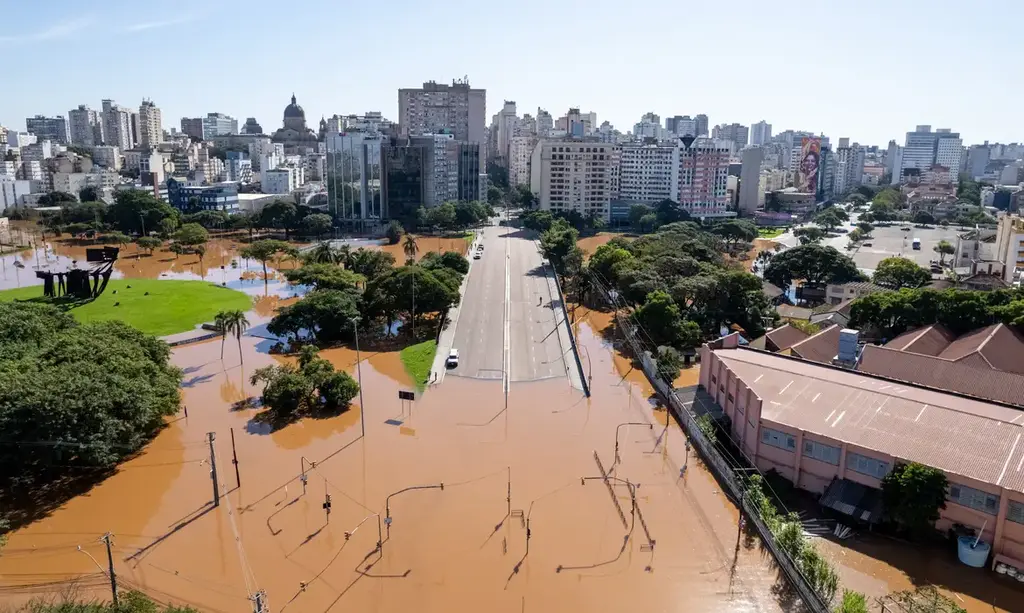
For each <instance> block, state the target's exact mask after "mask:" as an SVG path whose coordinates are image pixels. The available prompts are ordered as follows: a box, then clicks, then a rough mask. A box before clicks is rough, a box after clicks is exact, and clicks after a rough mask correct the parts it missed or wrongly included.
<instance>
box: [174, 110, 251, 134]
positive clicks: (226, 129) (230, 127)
mask: <svg viewBox="0 0 1024 613" xmlns="http://www.w3.org/2000/svg"><path fill="white" fill-rule="evenodd" d="M202 123H203V138H204V139H207V138H210V137H211V136H227V135H229V134H238V120H237V119H235V118H234V117H231V116H229V115H225V114H224V113H207V114H206V117H203V120H202ZM182 129H183V130H184V128H182Z"/></svg>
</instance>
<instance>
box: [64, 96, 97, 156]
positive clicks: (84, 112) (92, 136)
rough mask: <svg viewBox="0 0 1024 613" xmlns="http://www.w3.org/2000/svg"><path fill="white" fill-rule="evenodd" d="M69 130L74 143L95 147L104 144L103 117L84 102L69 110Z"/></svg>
mask: <svg viewBox="0 0 1024 613" xmlns="http://www.w3.org/2000/svg"><path fill="white" fill-rule="evenodd" d="M68 130H69V132H70V137H71V144H72V145H78V146H80V147H95V146H98V145H102V144H103V118H102V117H101V116H100V113H98V112H97V111H94V110H92V109H90V108H89V107H88V106H86V105H84V104H79V105H78V108H77V109H71V110H70V111H68Z"/></svg>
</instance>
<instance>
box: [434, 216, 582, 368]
mask: <svg viewBox="0 0 1024 613" xmlns="http://www.w3.org/2000/svg"><path fill="white" fill-rule="evenodd" d="M480 243H481V244H483V246H484V249H483V252H482V254H483V255H482V257H481V259H479V260H475V261H474V262H473V267H472V268H471V270H470V273H469V279H468V281H467V286H466V294H465V296H463V299H462V304H461V307H460V309H461V314H460V316H459V321H458V326H457V328H456V331H455V339H454V342H453V347H454V348H456V349H458V350H459V366H458V367H457V368H454V369H450V370H449V371H448V374H449V375H457V376H462V377H474V378H479V379H498V380H500V379H502V378H503V376H504V368H508V376H509V381H512V382H516V381H534V380H537V379H547V378H550V377H560V376H565V375H566V364H567V363H571V362H567V361H566V359H567V358H568V359H569V360H571V359H572V358H571V356H567V355H566V352H567V351H569V347H568V346H566V347H564V348H563V347H562V345H563V344H564V343H563V341H562V340H560V335H559V334H558V333H557V331H556V322H559V323H560V322H561V321H562V318H563V317H564V315H563V314H562V313H563V312H562V308H561V304H560V303H559V301H558V295H557V290H556V289H555V287H554V280H553V278H551V271H550V269H549V267H545V266H544V265H543V257H542V256H541V254H540V251H539V247H538V245H537V243H536V242H535V241H534V240H532V239H531V238H530V237H529V236H528V234H527V233H526V232H524V231H521V230H517V229H515V228H508V227H504V226H489V227H487V228H485V229H483V231H482V239H481V240H480ZM474 251H475V248H474ZM562 325H563V326H564V324H562Z"/></svg>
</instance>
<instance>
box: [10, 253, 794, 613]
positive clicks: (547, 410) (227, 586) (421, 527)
mask: <svg viewBox="0 0 1024 613" xmlns="http://www.w3.org/2000/svg"><path fill="white" fill-rule="evenodd" d="M427 242H429V241H427ZM426 248H427V249H431V245H429V244H428V245H426ZM72 249H74V248H67V247H63V246H58V247H55V248H53V249H51V250H50V253H51V257H67V258H75V257H77V254H76V253H75V252H74V251H73V250H72ZM236 249H237V246H236V245H231V244H230V243H228V242H225V244H224V245H223V246H221V247H219V248H211V249H210V250H209V251H208V252H207V254H206V256H205V258H204V262H203V263H202V268H198V269H197V267H199V266H200V263H199V262H198V261H193V260H195V258H194V256H190V257H189V258H188V259H186V258H185V257H182V258H180V259H178V260H176V259H174V258H173V257H171V256H173V254H168V255H167V256H162V254H160V253H159V252H158V253H157V254H155V255H154V256H153V257H142V258H139V259H138V260H137V261H135V260H133V259H132V258H131V257H130V254H129V257H127V258H122V259H121V260H120V261H119V263H118V272H119V273H120V274H123V275H125V276H129V275H131V274H134V273H138V274H140V275H141V274H148V275H159V276H162V275H167V276H175V277H177V278H181V276H182V275H196V277H197V278H203V277H204V276H205V277H207V278H209V277H213V280H214V281H217V280H218V279H217V276H218V275H220V274H221V269H220V266H225V269H224V271H225V272H224V275H225V277H227V280H226V281H225V282H226V283H227V284H228V285H229V286H230V285H231V283H233V282H234V280H238V277H239V276H242V275H240V274H239V273H238V272H237V268H230V270H231V271H232V272H231V273H230V274H231V275H232V276H234V277H235V279H231V278H230V277H228V274H229V273H228V272H227V271H228V270H229V267H231V265H232V264H231V262H233V261H236V262H237V257H236V256H235V255H234V252H235V251H236ZM62 250H63V251H62ZM26 256H27V254H19V257H21V258H23V259H26ZM7 257H8V258H10V257H11V256H7ZM29 263H31V259H29ZM133 264H134V266H133ZM140 266H144V267H146V268H145V271H146V272H145V273H143V272H141V269H140ZM236 266H237V264H236ZM241 266H242V267H243V268H245V269H247V267H246V266H245V264H244V263H243V264H242V265H241ZM282 266H285V267H287V266H288V264H287V263H283V264H282ZM29 269H30V267H28V266H26V269H23V270H22V272H26V270H29ZM242 281H243V282H245V280H244V279H242ZM251 285H252V286H253V287H254V288H257V289H255V290H254V291H253V292H252V293H254V294H256V295H259V294H261V293H263V283H262V282H261V281H260V282H253V283H252V284H251ZM271 287H273V286H271ZM285 290H286V287H282V291H280V292H277V294H278V295H280V296H285V295H286V291H285ZM270 293H274V292H273V290H271V292H270ZM272 310H273V309H272V307H271V308H269V309H266V310H263V309H257V311H256V312H254V313H250V316H251V317H252V318H253V320H254V322H253V323H254V326H253V327H252V328H251V329H250V330H249V332H248V333H247V334H246V336H244V337H243V338H242V342H241V348H240V351H241V354H240V353H239V349H238V348H233V347H229V348H228V350H227V351H226V353H225V355H224V359H223V360H221V359H220V349H221V346H220V342H219V341H218V340H211V341H205V342H200V343H194V344H191V345H184V346H180V347H176V348H174V350H173V362H174V364H175V365H177V366H178V367H179V368H181V369H182V370H183V372H184V377H183V382H182V405H183V406H182V411H181V412H180V413H179V414H178V415H177V416H176V417H174V418H172V419H170V420H168V424H167V427H166V428H165V429H164V430H163V431H162V432H161V433H160V434H159V435H158V436H157V437H156V438H155V439H154V440H153V441H152V442H151V443H150V444H149V445H147V446H146V447H145V448H144V450H143V451H142V452H141V453H139V454H138V455H137V456H136V457H134V458H132V459H130V460H129V461H127V462H124V463H123V464H122V465H121V466H120V467H119V468H118V469H117V471H116V474H114V475H113V476H110V477H109V478H107V479H105V480H104V481H102V482H101V483H99V484H98V485H96V486H95V487H93V488H92V489H91V490H90V491H89V492H88V493H86V494H84V495H81V496H78V497H76V498H73V499H71V500H69V501H67V502H66V503H64V504H63V505H61V506H60V507H59V508H57V509H55V510H53V511H52V512H51V513H49V514H48V515H47V516H46V517H44V518H42V519H39V520H38V521H35V522H33V523H30V524H28V525H26V526H24V527H21V528H20V529H18V530H16V531H14V532H13V533H12V534H11V535H10V540H9V543H8V545H7V547H6V548H5V550H4V553H3V555H2V556H0V601H4V602H9V603H13V604H17V603H19V602H24V601H27V600H28V599H31V598H33V597H40V596H43V597H47V596H50V597H53V596H58V595H61V594H68V593H75V594H77V595H79V596H84V597H95V598H104V597H107V596H109V593H110V588H109V582H108V578H107V576H106V573H105V563H106V559H105V558H106V550H105V545H104V543H103V541H102V537H103V535H104V534H107V533H110V534H111V535H112V557H113V566H114V571H115V575H116V578H117V581H118V585H119V587H120V589H138V590H140V591H143V592H145V593H146V594H148V595H150V596H151V597H152V598H154V599H155V600H157V601H158V602H164V603H172V602H173V603H178V604H187V605H191V606H194V607H196V608H198V609H200V610H202V611H251V610H252V609H253V602H252V601H251V600H250V598H252V597H253V596H254V595H255V594H257V593H259V592H263V593H265V595H266V599H267V602H268V604H269V606H270V607H272V608H273V610H277V611H284V610H293V611H330V610H335V611H338V610H345V609H356V610H373V611H400V610H417V611H450V610H484V609H486V610H493V611H526V610H529V611H555V610H565V609H567V608H571V609H578V610H590V611H618V610H623V609H626V608H631V607H635V606H642V607H655V608H657V609H668V608H673V609H675V608H680V607H681V608H683V609H684V610H706V611H781V610H789V606H788V605H787V603H788V600H787V597H786V595H785V593H786V590H785V589H783V590H781V591H780V590H779V589H778V588H779V587H780V586H782V579H781V578H780V577H779V575H778V574H777V571H776V570H775V569H774V567H773V566H772V564H771V562H770V558H769V557H767V556H765V555H764V554H763V553H762V552H761V550H760V548H759V547H757V546H756V545H755V544H753V543H752V542H751V541H750V540H749V539H746V538H744V539H740V538H739V536H740V535H739V532H738V516H737V513H736V510H735V507H734V506H733V505H732V504H730V503H729V502H728V501H727V500H726V499H725V498H724V497H723V495H722V494H721V492H720V491H719V490H718V487H717V485H716V483H715V482H714V480H713V479H712V478H711V477H710V476H709V475H708V474H707V473H706V472H705V471H704V470H703V469H702V468H701V467H700V464H699V461H698V460H696V458H694V457H688V455H689V454H688V450H687V446H686V443H685V438H684V436H683V434H682V432H681V431H680V430H679V428H678V427H677V426H676V425H675V423H674V422H673V421H672V420H669V419H667V414H666V413H665V411H664V410H659V409H658V408H657V407H655V406H654V404H652V402H651V401H650V400H649V398H650V396H651V390H650V387H649V386H648V385H647V384H646V382H645V380H644V379H643V376H642V374H640V372H639V371H637V370H633V369H632V367H631V366H630V363H629V361H628V360H626V359H624V358H622V357H621V356H619V355H618V354H617V353H616V351H615V349H614V347H613V346H612V345H611V344H610V343H609V342H608V341H607V340H605V339H604V338H603V337H602V335H601V334H599V333H598V331H595V329H594V328H592V327H591V325H592V324H591V323H588V322H584V323H582V324H581V325H580V326H579V327H578V330H577V333H578V341H579V343H580V345H581V347H582V348H583V349H584V350H585V351H586V353H587V355H588V369H589V375H590V377H591V385H592V390H593V395H592V396H591V397H589V398H588V397H586V396H585V395H584V394H583V393H582V392H580V391H578V390H575V389H573V388H572V387H570V385H569V384H568V382H567V380H566V379H564V378H561V377H558V378H551V379H546V380H539V381H533V382H523V383H512V384H511V385H510V387H509V389H508V394H507V396H506V394H505V393H504V392H503V388H502V383H501V382H500V381H488V380H477V379H469V378H462V377H449V378H447V379H446V380H445V381H444V383H443V384H442V385H437V386H433V387H429V388H427V389H426V391H425V392H423V393H421V394H417V395H416V399H415V400H414V401H402V400H399V398H398V392H399V391H411V390H413V389H415V388H414V386H413V385H412V381H411V380H410V379H409V377H408V375H407V374H406V373H405V371H404V369H403V368H402V363H401V361H400V360H399V359H398V354H397V352H368V351H364V352H363V353H362V354H361V357H362V362H361V364H359V365H358V368H357V358H356V353H355V351H353V350H351V349H349V348H337V349H330V350H325V351H324V352H323V354H322V355H323V357H326V358H328V359H330V360H331V361H332V362H333V363H334V364H335V366H336V367H338V368H342V369H344V370H346V371H348V372H349V373H351V374H353V376H359V377H360V378H361V380H362V396H361V400H360V401H357V402H354V403H353V405H352V407H351V408H350V409H349V410H348V411H346V412H344V413H342V414H341V415H338V416H335V417H331V418H325V419H314V418H305V419H303V420H301V421H299V422H296V423H293V424H290V425H287V426H285V427H282V428H280V429H277V430H274V429H273V428H271V427H270V426H268V425H266V424H264V423H262V422H261V421H260V420H258V419H254V416H255V415H256V414H257V413H258V412H259V409H256V408H239V407H240V406H242V403H241V401H244V400H246V399H248V398H252V397H258V396H259V389H255V388H254V387H253V386H251V385H250V383H249V380H248V379H249V376H250V375H251V374H252V372H253V371H254V370H255V369H257V368H259V367H261V366H266V365H269V364H274V363H277V362H279V361H281V360H287V359H291V358H282V357H280V356H272V355H270V354H269V348H270V346H271V345H272V344H273V342H274V341H273V340H271V339H269V338H264V337H262V336H261V332H262V330H263V329H264V327H263V326H261V325H260V324H261V323H265V321H266V320H267V319H268V317H269V315H271V314H272ZM589 359H593V362H592V363H589ZM638 375H639V376H638ZM186 414H187V416H186ZM211 441H212V442H211ZM236 457H237V464H236V463H235V462H234V460H235V458H236ZM683 466H688V467H689V470H688V471H687V472H686V473H685V475H684V476H680V469H681V467H683ZM602 474H608V475H609V479H608V480H607V482H603V480H602V478H601V477H602ZM214 475H215V477H214ZM215 490H216V494H215ZM215 496H216V498H215ZM215 500H219V504H217V503H216V502H215ZM325 503H329V505H326V506H325ZM328 510H329V514H328ZM780 594H781V596H780Z"/></svg>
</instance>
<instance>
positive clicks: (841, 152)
mask: <svg viewBox="0 0 1024 613" xmlns="http://www.w3.org/2000/svg"><path fill="white" fill-rule="evenodd" d="M835 161H836V170H835V176H834V177H833V181H832V185H833V191H834V193H835V194H836V195H837V196H841V195H843V194H846V193H847V192H850V191H853V190H855V189H857V188H858V187H860V186H861V185H862V184H863V183H864V149H863V148H862V147H861V146H860V145H858V144H857V143H853V146H852V147H843V146H842V139H840V146H839V147H837V148H836V152H835Z"/></svg>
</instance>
